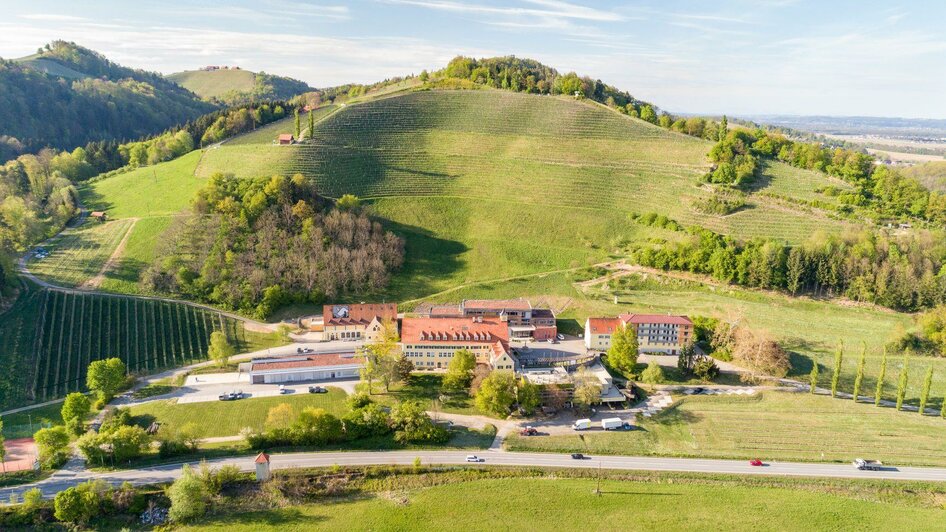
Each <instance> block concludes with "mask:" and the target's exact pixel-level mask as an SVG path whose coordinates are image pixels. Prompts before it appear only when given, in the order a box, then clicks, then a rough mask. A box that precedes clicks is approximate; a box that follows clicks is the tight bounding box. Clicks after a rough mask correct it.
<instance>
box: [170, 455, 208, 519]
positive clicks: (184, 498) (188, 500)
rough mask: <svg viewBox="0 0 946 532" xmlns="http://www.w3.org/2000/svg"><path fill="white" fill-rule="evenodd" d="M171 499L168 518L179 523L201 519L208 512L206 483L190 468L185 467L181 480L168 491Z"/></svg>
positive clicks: (176, 481)
mask: <svg viewBox="0 0 946 532" xmlns="http://www.w3.org/2000/svg"><path fill="white" fill-rule="evenodd" d="M167 495H168V498H169V499H171V509H170V510H169V511H168V517H170V519H171V520H172V521H174V522H177V523H186V522H188V521H190V520H192V519H196V518H198V517H201V516H202V515H204V513H206V511H207V503H208V500H209V498H210V497H209V494H208V493H207V489H206V488H205V486H204V483H203V482H202V481H201V479H200V478H198V476H197V474H196V473H194V470H193V469H191V467H190V466H186V465H185V466H184V468H183V470H182V473H181V476H180V478H178V479H177V480H175V481H174V483H173V484H171V486H170V487H168V489H167Z"/></svg>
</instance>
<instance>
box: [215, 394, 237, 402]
mask: <svg viewBox="0 0 946 532" xmlns="http://www.w3.org/2000/svg"><path fill="white" fill-rule="evenodd" d="M217 399H219V400H221V401H232V400H233V397H231V396H230V394H229V393H222V394H220V395H218V396H217Z"/></svg>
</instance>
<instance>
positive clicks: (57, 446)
mask: <svg viewBox="0 0 946 532" xmlns="http://www.w3.org/2000/svg"><path fill="white" fill-rule="evenodd" d="M33 439H34V440H35V441H36V447H37V449H38V451H39V461H40V463H41V464H42V466H43V468H44V469H55V468H57V467H59V466H60V465H62V464H63V463H65V462H66V460H68V459H69V433H68V432H67V430H66V427H62V426H59V427H51V428H46V429H40V430H38V431H36V434H34V435H33Z"/></svg>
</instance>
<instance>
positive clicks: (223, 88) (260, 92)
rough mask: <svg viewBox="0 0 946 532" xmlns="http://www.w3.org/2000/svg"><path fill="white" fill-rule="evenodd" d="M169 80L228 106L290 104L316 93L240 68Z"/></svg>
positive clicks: (293, 81) (191, 73) (292, 81)
mask: <svg viewBox="0 0 946 532" xmlns="http://www.w3.org/2000/svg"><path fill="white" fill-rule="evenodd" d="M168 79H170V80H171V81H173V82H175V83H177V84H178V85H180V86H182V87H184V88H186V89H187V90H189V91H192V92H194V93H195V94H197V95H198V96H200V97H201V98H204V99H206V100H210V101H216V102H220V103H224V104H227V105H236V104H241V103H246V102H251V101H260V100H288V99H289V98H292V97H293V96H296V95H298V94H302V93H303V92H307V91H310V90H312V88H311V87H309V85H308V84H307V83H305V82H304V81H299V80H297V79H292V78H287V77H283V76H275V75H272V74H267V73H266V72H250V71H249V70H243V69H241V68H237V67H229V68H228V67H219V68H215V69H213V70H206V69H205V70H189V71H186V72H178V73H176V74H171V75H169V76H168Z"/></svg>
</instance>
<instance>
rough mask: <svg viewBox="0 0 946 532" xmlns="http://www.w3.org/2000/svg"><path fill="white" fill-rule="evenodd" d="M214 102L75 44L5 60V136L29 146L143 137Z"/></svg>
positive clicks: (0, 80) (1, 118) (0, 124)
mask: <svg viewBox="0 0 946 532" xmlns="http://www.w3.org/2000/svg"><path fill="white" fill-rule="evenodd" d="M214 108H215V106H214V105H212V104H210V103H208V102H204V101H201V100H200V99H198V98H197V97H196V96H195V95H194V94H193V93H191V92H190V91H188V90H186V89H184V88H182V87H180V86H178V85H176V84H174V83H172V82H170V81H168V80H166V79H165V78H164V77H163V76H161V75H160V74H156V73H153V72H145V71H142V70H133V69H130V68H126V67H123V66H121V65H117V64H115V63H113V62H111V61H109V60H108V59H106V58H105V57H104V56H102V55H100V54H98V53H96V52H93V51H92V50H89V49H87V48H83V47H81V46H78V45H76V44H74V43H67V42H62V41H56V42H53V43H51V45H49V46H48V47H47V48H46V49H43V50H42V51H41V52H40V53H37V54H34V55H31V56H29V57H26V58H23V59H21V60H18V61H3V60H0V136H3V135H7V136H10V137H15V138H17V139H19V141H20V142H22V143H23V144H24V146H25V148H26V150H27V151H35V150H36V149H39V148H41V147H43V146H52V147H55V148H62V149H72V148H74V147H76V146H80V145H85V144H87V143H88V142H91V141H98V140H121V139H134V138H138V137H144V136H148V135H152V134H154V133H158V132H160V131H163V130H165V129H167V128H169V127H171V126H173V125H175V124H179V123H182V122H186V121H187V120H190V119H193V118H196V117H198V116H200V115H202V114H205V113H207V112H210V111H212V110H213V109H214Z"/></svg>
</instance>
